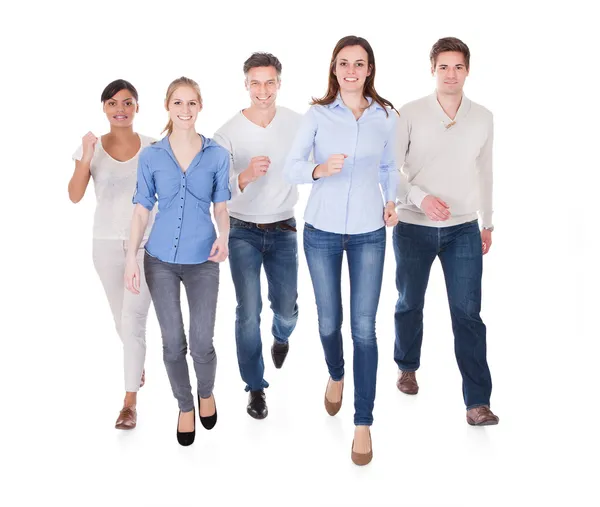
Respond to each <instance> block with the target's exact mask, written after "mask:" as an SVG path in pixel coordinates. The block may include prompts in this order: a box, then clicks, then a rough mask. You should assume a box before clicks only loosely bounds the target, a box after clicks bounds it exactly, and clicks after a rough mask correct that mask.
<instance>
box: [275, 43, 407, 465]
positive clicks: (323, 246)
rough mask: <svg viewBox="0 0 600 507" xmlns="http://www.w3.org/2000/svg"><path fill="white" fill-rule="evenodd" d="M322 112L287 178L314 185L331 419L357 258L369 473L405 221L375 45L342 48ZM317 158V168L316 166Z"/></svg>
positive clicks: (358, 374) (359, 403)
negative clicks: (383, 333) (345, 282)
mask: <svg viewBox="0 0 600 507" xmlns="http://www.w3.org/2000/svg"><path fill="white" fill-rule="evenodd" d="M312 104H313V105H312V107H311V108H310V109H309V110H308V112H307V113H306V115H305V116H304V119H303V122H302V124H301V126H300V129H299V132H298V134H297V136H296V139H295V142H294V145H293V147H292V150H291V152H290V155H289V158H288V161H287V164H286V169H285V171H286V175H287V178H288V179H289V181H291V182H292V183H311V184H312V185H313V187H312V190H311V193H310V197H309V199H308V204H307V207H306V211H305V214H304V220H305V222H306V223H305V225H304V251H305V254H306V260H307V262H308V267H309V271H310V276H311V279H312V283H313V288H314V291H315V298H316V302H317V311H318V315H319V334H320V336H321V343H322V345H323V350H324V352H325V361H326V363H327V367H328V369H329V375H330V379H329V381H328V383H327V388H326V392H325V408H326V410H327V412H328V413H329V414H330V415H335V414H336V413H337V412H338V411H339V409H340V407H341V405H342V393H343V385H344V384H343V382H344V355H343V350H342V333H341V327H342V294H341V271H342V259H343V255H344V251H345V252H346V254H347V256H348V268H349V275H350V314H351V315H350V318H351V329H352V340H353V343H354V387H355V389H354V409H355V413H354V424H355V426H356V428H355V432H354V441H353V443H352V453H351V457H352V461H353V462H354V463H356V464H357V465H366V464H367V463H369V462H370V461H371V459H372V456H373V451H372V448H371V433H370V426H371V424H372V422H373V404H374V401H375V383H376V377H377V338H376V336H375V316H376V313H377V306H378V304H379V295H380V292H381V281H382V277H383V262H384V257H385V242H386V232H385V226H386V225H387V226H388V227H391V226H394V225H396V223H397V221H398V219H397V216H396V211H395V200H396V187H397V184H398V171H397V169H396V164H395V160H394V153H393V151H394V150H393V139H394V133H395V126H396V118H397V113H396V112H395V111H396V110H395V109H394V107H393V105H392V104H391V102H389V101H387V100H385V99H384V98H382V97H380V96H379V95H378V94H377V92H376V91H375V57H374V55H373V50H372V48H371V46H370V44H369V43H368V42H367V41H366V40H365V39H363V38H361V37H355V36H348V37H344V38H342V39H341V40H340V41H339V42H338V43H337V45H336V47H335V49H334V50H333V55H332V58H331V65H330V70H329V88H328V91H327V94H326V95H325V97H323V98H322V99H318V100H317V99H313V102H312ZM311 151H312V153H313V158H314V163H313V162H311V161H310V160H309V156H310V153H311ZM382 192H383V195H382Z"/></svg>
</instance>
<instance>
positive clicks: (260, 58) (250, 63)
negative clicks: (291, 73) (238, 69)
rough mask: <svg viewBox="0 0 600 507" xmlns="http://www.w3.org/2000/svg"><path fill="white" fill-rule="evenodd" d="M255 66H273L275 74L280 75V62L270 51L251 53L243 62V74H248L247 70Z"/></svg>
mask: <svg viewBox="0 0 600 507" xmlns="http://www.w3.org/2000/svg"><path fill="white" fill-rule="evenodd" d="M255 67H275V70H276V71H277V76H278V77H279V76H281V62H280V61H279V59H278V58H277V57H276V56H273V55H272V54H271V53H252V55H251V56H250V58H248V59H247V60H246V61H245V62H244V75H248V71H249V70H250V69H254V68H255Z"/></svg>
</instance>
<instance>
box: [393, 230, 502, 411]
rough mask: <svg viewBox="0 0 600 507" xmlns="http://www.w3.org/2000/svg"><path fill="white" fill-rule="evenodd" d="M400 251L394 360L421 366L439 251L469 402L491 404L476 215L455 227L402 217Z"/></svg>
mask: <svg viewBox="0 0 600 507" xmlns="http://www.w3.org/2000/svg"><path fill="white" fill-rule="evenodd" d="M394 252H395V255H396V287H397V289H398V294H399V297H398V302H397V303H396V313H395V324H396V342H395V345H394V360H395V361H396V363H397V364H398V367H399V368H400V369H401V370H403V371H415V370H417V369H418V368H419V366H420V357H421V343H422V341H423V305H424V302H425V290H426V289H427V282H428V280H429V272H430V270H431V265H432V264H433V261H434V260H435V258H436V257H438V256H439V258H440V262H441V264H442V269H443V270H444V278H445V279H446V291H447V293H448V303H449V304H450V315H451V317H452V331H453V332H454V351H455V354H456V360H457V362H458V367H459V369H460V373H461V375H462V378H463V397H464V400H465V404H466V405H467V408H474V407H478V406H480V405H489V404H490V396H491V393H492V378H491V375H490V370H489V368H488V364H487V360H486V341H485V339H486V329H485V324H484V323H483V321H482V320H481V318H480V317H479V312H480V309H481V275H482V268H483V262H482V253H481V234H480V232H479V226H478V225H477V221H474V222H468V223H465V224H460V225H455V226H451V227H439V228H438V227H427V226H422V225H412V224H407V223H402V222H400V223H398V225H396V227H395V228H394Z"/></svg>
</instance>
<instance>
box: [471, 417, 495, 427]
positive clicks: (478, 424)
mask: <svg viewBox="0 0 600 507" xmlns="http://www.w3.org/2000/svg"><path fill="white" fill-rule="evenodd" d="M467 422H468V423H469V424H470V425H471V426H496V424H498V422H499V421H484V422H480V423H476V422H475V421H473V419H469V418H468V417H467Z"/></svg>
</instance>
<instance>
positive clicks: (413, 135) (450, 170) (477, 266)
mask: <svg viewBox="0 0 600 507" xmlns="http://www.w3.org/2000/svg"><path fill="white" fill-rule="evenodd" d="M430 59H431V72H432V75H433V76H434V77H435V79H436V90H435V92H434V93H432V94H431V95H429V96H427V97H424V98H422V99H419V100H416V101H414V102H410V103H408V104H406V105H405V106H403V107H402V108H401V109H400V120H399V134H398V166H399V167H401V168H402V169H401V173H402V175H401V182H400V185H399V187H398V201H399V203H400V204H399V207H398V208H399V209H398V219H399V223H398V225H397V226H396V227H395V228H394V252H395V255H396V287H397V288H398V294H399V298H398V302H397V303H396V312H395V326H396V341H395V347H394V360H395V361H396V363H397V364H398V367H399V369H400V372H399V377H398V381H397V386H398V389H400V391H402V392H403V393H406V394H417V392H418V390H419V386H418V384H417V380H416V373H415V372H416V370H417V369H418V368H419V366H420V355H421V343H422V339H423V305H424V301H425V290H426V288H427V282H428V278H429V272H430V270H431V265H432V264H433V261H434V260H435V259H436V257H439V259H440V262H441V264H442V269H443V271H444V277H445V279H446V288H447V293H448V302H449V304H450V313H451V317H452V329H453V332H454V342H455V353H456V359H457V361H458V367H459V369H460V372H461V375H462V378H463V396H464V400H465V404H466V407H467V422H468V423H469V424H471V425H478V426H479V425H489V424H497V423H498V417H497V416H495V415H494V414H493V413H492V411H491V410H490V395H491V391H492V379H491V376H490V371H489V368H488V365H487V360H486V327H485V325H484V323H483V322H482V320H481V318H480V316H479V312H480V307H481V276H482V256H483V255H485V254H486V253H487V252H488V251H489V249H490V247H491V245H492V231H493V229H494V228H493V225H492V143H493V118H492V113H490V111H488V110H487V109H485V108H484V107H482V106H480V105H479V104H476V103H474V102H472V101H471V100H469V99H468V98H467V97H466V96H465V95H464V94H463V86H464V83H465V80H466V78H467V76H468V75H469V63H470V61H469V60H470V52H469V48H468V47H467V45H466V44H464V43H463V42H462V41H460V40H459V39H456V38H454V37H448V38H444V39H440V40H438V41H437V42H436V43H435V44H434V45H433V48H432V49H431V53H430ZM478 218H479V221H480V223H481V227H482V228H481V231H480V228H479V224H478Z"/></svg>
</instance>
